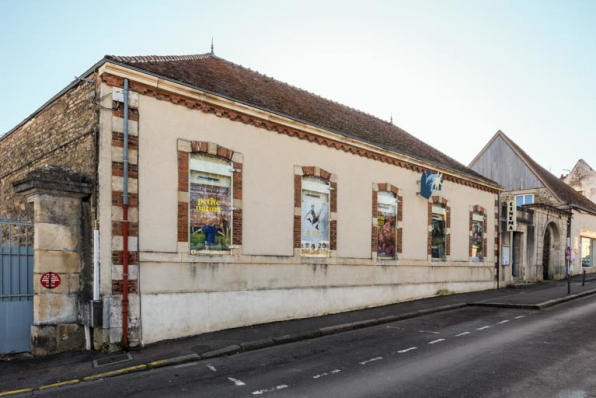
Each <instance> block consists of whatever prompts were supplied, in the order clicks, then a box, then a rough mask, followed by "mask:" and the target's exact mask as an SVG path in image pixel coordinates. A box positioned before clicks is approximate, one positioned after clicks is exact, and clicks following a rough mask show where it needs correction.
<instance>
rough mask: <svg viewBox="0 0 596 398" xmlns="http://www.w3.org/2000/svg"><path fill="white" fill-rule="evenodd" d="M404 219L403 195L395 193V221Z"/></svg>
mask: <svg viewBox="0 0 596 398" xmlns="http://www.w3.org/2000/svg"><path fill="white" fill-rule="evenodd" d="M403 220H404V197H403V196H399V195H397V221H403Z"/></svg>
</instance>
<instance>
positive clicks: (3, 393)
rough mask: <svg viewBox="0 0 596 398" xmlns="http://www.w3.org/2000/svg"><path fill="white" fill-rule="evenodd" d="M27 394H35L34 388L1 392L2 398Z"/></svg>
mask: <svg viewBox="0 0 596 398" xmlns="http://www.w3.org/2000/svg"><path fill="white" fill-rule="evenodd" d="M26 392H33V389H32V388H23V389H22V390H13V391H6V392H0V397H8V396H9V395H15V394H24V393H26Z"/></svg>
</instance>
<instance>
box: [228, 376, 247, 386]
mask: <svg viewBox="0 0 596 398" xmlns="http://www.w3.org/2000/svg"><path fill="white" fill-rule="evenodd" d="M228 380H230V381H231V382H232V383H234V384H236V385H237V386H238V387H240V386H245V385H246V383H244V382H242V381H241V380H238V379H235V378H233V377H228Z"/></svg>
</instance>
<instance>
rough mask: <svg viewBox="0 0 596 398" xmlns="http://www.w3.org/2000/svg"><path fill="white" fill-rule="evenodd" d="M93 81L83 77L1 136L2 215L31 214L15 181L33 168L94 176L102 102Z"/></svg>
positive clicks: (0, 206)
mask: <svg viewBox="0 0 596 398" xmlns="http://www.w3.org/2000/svg"><path fill="white" fill-rule="evenodd" d="M95 87H96V86H95V84H94V83H93V82H85V81H81V82H80V83H79V84H77V85H76V86H74V87H73V88H71V89H70V90H69V91H68V92H66V93H65V94H64V95H62V96H60V97H59V98H57V99H56V100H55V101H54V102H53V103H52V104H50V105H49V106H47V107H46V108H45V109H44V110H42V111H41V112H39V113H38V114H37V115H35V116H34V117H32V118H31V119H30V120H28V121H27V122H25V123H24V124H23V125H22V126H19V127H18V128H17V129H16V130H14V131H13V132H11V133H10V134H6V135H4V136H3V137H1V138H0V159H1V160H2V161H1V162H0V216H1V217H4V218H7V217H12V218H16V217H21V218H22V217H24V216H27V217H29V218H30V217H31V216H32V215H33V213H32V209H31V208H29V207H28V206H27V205H26V202H25V198H23V197H22V196H21V195H18V194H15V192H14V189H13V185H12V184H13V182H15V181H19V180H21V179H23V178H24V177H25V176H26V175H27V174H28V173H29V172H30V171H33V170H36V169H40V168H42V167H46V166H60V167H63V168H65V169H69V170H72V171H76V172H79V173H81V174H84V175H86V176H87V177H89V179H91V180H95V170H96V167H95V159H96V156H95V148H96V145H95V140H96V138H95V137H96V133H97V131H98V124H99V114H98V106H97V105H95V104H94V98H95Z"/></svg>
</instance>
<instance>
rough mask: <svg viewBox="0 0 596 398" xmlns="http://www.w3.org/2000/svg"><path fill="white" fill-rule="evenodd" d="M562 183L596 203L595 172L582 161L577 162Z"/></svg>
mask: <svg viewBox="0 0 596 398" xmlns="http://www.w3.org/2000/svg"><path fill="white" fill-rule="evenodd" d="M563 181H565V183H566V184H568V185H569V186H571V187H572V188H573V189H575V190H576V191H577V192H579V193H580V194H582V195H583V196H585V197H586V198H588V199H590V200H591V201H592V202H594V203H596V171H595V170H594V169H593V168H591V167H590V165H589V164H588V163H586V162H585V161H584V160H583V159H580V160H578V161H577V163H576V164H575V166H574V167H573V170H571V172H570V173H569V174H567V175H566V176H565V177H564V178H563Z"/></svg>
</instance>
